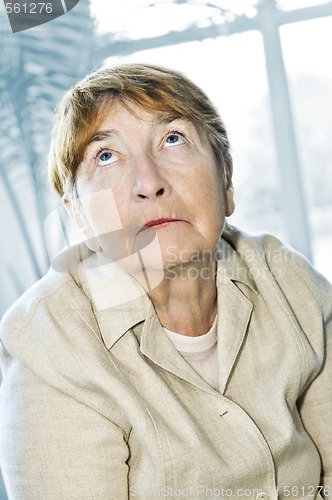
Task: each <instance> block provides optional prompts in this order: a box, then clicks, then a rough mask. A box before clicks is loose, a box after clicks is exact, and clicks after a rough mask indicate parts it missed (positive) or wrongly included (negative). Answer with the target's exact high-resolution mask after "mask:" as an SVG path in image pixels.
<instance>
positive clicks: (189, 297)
mask: <svg viewBox="0 0 332 500" xmlns="http://www.w3.org/2000/svg"><path fill="white" fill-rule="evenodd" d="M215 273H216V262H214V261H213V262H205V263H204V265H202V263H192V262H191V263H190V264H187V265H183V264H181V265H178V266H174V267H172V268H171V269H168V270H167V271H166V272H165V276H164V279H163V281H162V282H161V283H160V284H159V285H158V286H157V287H156V288H154V289H153V290H150V291H149V296H150V299H151V301H152V303H153V305H154V308H155V310H156V313H157V315H158V318H159V320H160V323H161V324H162V326H163V327H165V328H167V329H168V330H171V331H173V332H178V333H181V334H183V335H188V336H193V337H196V336H199V335H203V334H204V333H206V332H208V331H209V330H210V328H211V326H212V324H213V321H214V319H215V316H216V313H217V288H216V283H215Z"/></svg>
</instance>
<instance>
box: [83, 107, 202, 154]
mask: <svg viewBox="0 0 332 500" xmlns="http://www.w3.org/2000/svg"><path fill="white" fill-rule="evenodd" d="M173 122H174V125H175V122H180V123H181V126H182V127H185V128H186V129H187V130H191V131H192V132H194V133H197V134H198V135H199V136H200V135H201V132H202V131H201V130H199V128H200V127H197V126H196V125H195V124H194V123H193V122H192V121H191V120H189V119H188V118H185V117H184V116H181V115H180V114H179V113H176V112H173V111H160V110H158V109H146V108H143V107H142V106H139V105H137V104H135V103H132V102H128V101H125V102H120V101H111V100H109V101H106V102H105V101H104V103H103V105H102V106H100V108H99V112H98V117H97V120H96V121H95V123H94V126H93V127H91V129H90V133H89V134H88V137H87V144H86V145H87V146H89V145H90V144H91V143H93V142H96V141H100V140H103V139H105V138H107V137H111V136H117V135H120V136H121V135H122V133H125V132H126V131H130V132H134V133H135V132H136V133H137V134H138V135H140V133H141V132H142V133H144V132H145V131H146V130H147V131H150V132H152V133H153V132H154V131H158V130H159V129H160V128H162V127H165V126H168V125H169V124H171V123H173Z"/></svg>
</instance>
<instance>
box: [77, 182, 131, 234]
mask: <svg viewBox="0 0 332 500" xmlns="http://www.w3.org/2000/svg"><path fill="white" fill-rule="evenodd" d="M80 202H81V205H82V207H83V210H84V213H85V215H86V218H87V220H88V223H89V224H90V226H91V228H92V229H93V231H94V233H95V235H96V236H99V235H102V234H106V233H109V232H113V231H118V230H121V229H122V223H121V218H120V214H119V211H118V208H117V203H116V199H115V196H114V193H113V190H112V189H111V188H107V189H103V190H100V191H95V192H93V193H89V194H85V195H83V196H82V195H80Z"/></svg>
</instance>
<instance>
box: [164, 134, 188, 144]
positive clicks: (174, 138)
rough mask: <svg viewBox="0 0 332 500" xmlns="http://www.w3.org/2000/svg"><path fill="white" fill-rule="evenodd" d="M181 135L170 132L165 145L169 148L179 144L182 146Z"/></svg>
mask: <svg viewBox="0 0 332 500" xmlns="http://www.w3.org/2000/svg"><path fill="white" fill-rule="evenodd" d="M183 137H184V136H183V134H181V133H180V132H171V133H170V134H169V135H168V136H167V137H166V141H165V144H166V146H167V147H169V146H178V145H179V144H184V139H183Z"/></svg>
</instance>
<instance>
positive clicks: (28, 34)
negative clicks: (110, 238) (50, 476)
mask: <svg viewBox="0 0 332 500" xmlns="http://www.w3.org/2000/svg"><path fill="white" fill-rule="evenodd" d="M331 47H332V1H331V0H328V1H324V0H232V1H231V0H210V1H209V0H150V1H149V0H121V1H119V0H91V1H90V2H89V0H80V1H79V3H78V5H77V6H76V7H75V8H74V9H72V10H71V11H70V12H68V13H67V14H65V15H63V16H62V17H60V18H58V19H55V20H53V21H51V22H49V23H47V24H44V25H41V26H39V27H35V28H32V29H29V30H26V31H22V32H19V33H15V34H13V33H12V32H11V28H10V24H9V21H8V18H7V14H6V11H5V8H4V4H3V3H1V4H0V61H1V65H0V99H1V106H0V129H1V132H0V202H1V210H0V227H1V234H2V237H1V244H0V284H1V289H0V316H1V315H2V314H3V313H4V311H5V310H6V309H7V308H8V307H9V306H10V305H11V304H12V303H13V302H14V301H15V300H16V298H17V297H19V296H20V295H21V294H22V293H23V292H24V291H25V290H26V289H27V288H28V287H29V286H30V285H32V284H33V283H34V282H35V281H36V280H38V279H39V278H40V277H41V276H42V275H43V274H44V273H45V272H46V271H47V269H48V267H49V265H50V261H51V260H52V258H53V257H54V255H55V253H56V252H57V251H59V250H60V249H61V248H62V247H64V246H65V239H64V235H63V225H64V224H66V221H65V219H64V218H63V217H64V215H63V212H62V211H61V209H60V208H59V207H60V205H61V200H59V199H58V197H56V196H55V195H53V194H52V193H51V192H50V189H49V188H48V186H47V179H46V177H47V176H46V163H47V153H48V148H49V143H50V130H51V126H52V115H53V111H54V108H55V107H56V105H57V102H58V101H59V99H60V98H61V96H62V95H63V93H64V92H65V91H66V89H68V88H69V87H70V86H72V85H73V84H74V83H76V82H77V80H79V79H80V78H81V77H83V76H84V75H85V74H86V73H88V72H90V71H91V70H93V69H96V68H98V67H100V66H101V65H114V64H117V63H121V62H149V63H157V64H162V65H166V66H170V67H172V68H174V69H177V70H180V71H182V72H184V73H185V74H186V75H187V76H189V77H190V78H191V79H193V80H194V81H195V82H196V83H197V84H199V85H200V86H201V87H202V88H203V89H204V90H205V91H206V92H207V94H208V95H209V96H210V97H211V98H212V100H213V101H214V102H215V104H216V105H217V107H218V108H219V110H220V113H221V116H222V117H223V119H224V121H225V123H226V125H227V128H228V132H229V135H230V140H231V144H232V150H233V157H234V186H235V194H236V204H237V207H236V211H235V214H234V215H233V216H232V217H231V218H230V222H231V223H233V224H235V225H238V226H240V227H242V228H244V229H246V230H250V231H268V232H272V233H274V234H276V235H277V236H279V237H280V238H282V239H283V240H284V241H286V242H288V243H289V244H290V245H292V246H293V247H294V248H296V249H298V250H299V251H301V252H302V253H304V254H305V255H306V256H307V257H308V258H309V259H310V260H311V261H312V262H313V264H314V265H315V267H316V268H317V269H318V270H319V271H321V272H322V273H323V274H325V275H326V276H327V277H328V278H329V279H330V280H331V281H332V265H331V262H330V261H331V256H332V133H331V130H332V62H331ZM0 498H1V500H5V499H6V498H7V497H6V494H5V491H4V488H3V487H2V493H0ZM22 500H24V499H22Z"/></svg>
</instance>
